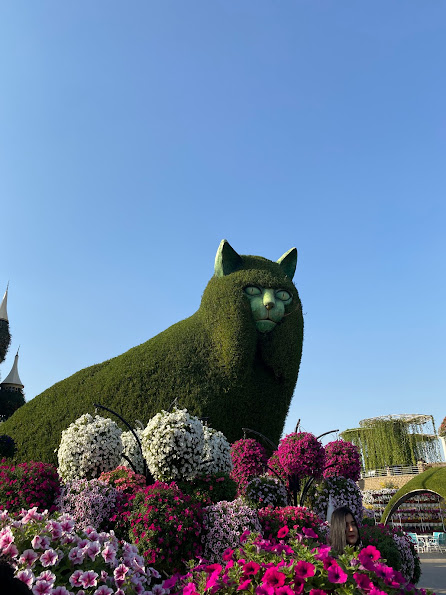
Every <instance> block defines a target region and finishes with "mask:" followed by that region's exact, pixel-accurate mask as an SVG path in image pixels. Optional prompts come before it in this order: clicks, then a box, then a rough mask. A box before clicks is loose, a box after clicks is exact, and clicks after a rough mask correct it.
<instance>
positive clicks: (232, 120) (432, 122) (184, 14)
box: [0, 0, 446, 434]
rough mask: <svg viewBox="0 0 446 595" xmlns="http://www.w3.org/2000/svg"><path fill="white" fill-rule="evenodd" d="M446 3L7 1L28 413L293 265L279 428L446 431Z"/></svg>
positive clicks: (2, 61)
mask: <svg viewBox="0 0 446 595" xmlns="http://www.w3.org/2000/svg"><path fill="white" fill-rule="evenodd" d="M445 64H446V4H445V3H444V2H442V1H432V2H427V3H426V2H425V3H420V2H419V1H417V2H414V1H411V0H404V1H392V2H389V1H388V0H385V1H374V2H358V1H357V0H355V1H345V2H337V1H334V0H333V1H328V0H327V1H323V2H321V1H318V0H311V1H310V0H307V1H302V0H292V1H291V0H290V1H286V0H280V1H279V0H268V1H264V0H256V1H255V2H254V1H246V0H242V1H240V0H224V1H220V0H212V1H209V0H202V1H194V0H188V1H180V0H176V1H175V2H172V1H170V0H162V2H149V1H145V0H144V1H136V0H135V1H133V2H130V3H123V2H117V1H111V0H107V1H98V0H95V2H63V3H61V2H56V1H49V0H48V1H44V2H22V1H20V0H15V1H14V2H2V3H0V75H1V92H0V197H1V213H2V234H1V238H2V246H3V250H2V266H1V269H0V290H1V292H2V293H3V291H4V289H5V288H6V284H7V282H8V280H9V281H10V293H9V318H10V327H11V331H12V335H13V341H12V345H11V348H10V351H9V354H8V357H7V359H6V361H5V362H4V363H3V364H2V366H1V369H0V372H1V375H2V377H3V378H4V377H5V376H6V374H7V373H8V372H9V370H10V367H11V366H12V362H13V356H14V353H15V351H16V350H17V347H18V346H19V344H20V345H21V348H20V366H19V371H20V375H21V378H22V381H23V382H24V384H25V392H26V397H27V399H31V398H33V397H34V396H35V395H37V394H38V393H40V392H41V391H42V390H44V389H45V388H47V387H49V386H51V385H52V384H54V383H55V382H57V381H59V380H61V379H63V378H65V377H66V376H68V375H70V374H72V373H74V372H76V371H77V370H79V369H81V368H84V367H86V366H89V365H91V364H94V363H97V362H101V361H103V360H105V359H108V358H110V357H113V356H115V355H118V354H120V353H122V352H124V351H126V350H127V349H129V348H130V347H133V346H134V345H137V344H139V343H142V342H144V341H146V340H147V339H149V338H150V337H152V336H154V335H156V334H157V333H159V332H160V331H162V330H163V329H165V328H167V327H168V326H170V325H171V324H173V323H175V322H177V321H178V320H181V319H183V318H185V317H187V316H189V315H190V314H192V313H193V312H194V311H195V310H196V309H197V308H198V306H199V303H200V298H201V294H202V291H203V289H204V287H205V285H206V283H207V281H208V279H209V278H210V276H211V275H212V273H213V261H214V256H215V252H216V250H217V247H218V244H219V242H220V240H221V239H222V238H227V239H228V240H229V242H230V243H231V244H232V246H233V247H234V248H235V249H236V250H237V251H238V252H239V253H241V254H259V255H261V256H264V257H266V258H270V259H272V260H276V259H277V258H278V257H280V256H281V255H282V254H283V253H284V252H285V251H287V250H288V249H289V248H291V247H292V246H296V248H297V250H298V252H299V262H298V267H297V271H296V276H295V283H296V286H297V287H298V290H299V292H300V295H301V299H302V303H303V309H304V313H305V339H304V348H303V357H302V365H301V372H300V375H299V379H298V383H297V387H296V391H295V396H294V399H293V402H292V406H291V410H290V414H289V417H288V420H287V424H286V428H285V429H286V431H287V432H289V431H292V430H293V429H294V425H295V423H296V420H297V419H298V418H301V420H302V422H301V423H302V427H303V428H304V429H305V430H307V431H311V432H314V433H316V434H320V433H322V432H324V431H327V430H331V429H334V428H339V429H340V430H341V431H342V430H343V429H346V428H348V427H356V426H357V425H358V422H359V420H361V419H363V418H366V417H373V416H377V415H385V414H389V413H426V414H432V415H434V417H435V421H436V423H437V426H438V425H439V423H440V422H441V420H442V419H443V417H444V416H445V415H446V398H445V388H446V380H445V378H446V372H445V370H446V365H445V360H446V357H445V356H446V347H445V337H446V317H445V304H446V299H445V298H446V295H445V293H446V282H445V258H446V233H445V219H446V207H445V188H446V183H445V182H446V179H445V177H446V176H445V171H446V168H445V157H446V109H445V105H446V97H445V95H446V79H445Z"/></svg>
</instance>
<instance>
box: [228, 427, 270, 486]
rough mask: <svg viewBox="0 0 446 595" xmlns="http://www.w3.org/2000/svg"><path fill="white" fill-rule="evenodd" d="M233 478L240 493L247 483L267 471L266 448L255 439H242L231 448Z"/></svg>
mask: <svg viewBox="0 0 446 595" xmlns="http://www.w3.org/2000/svg"><path fill="white" fill-rule="evenodd" d="M231 458H232V471H231V478H232V479H233V480H234V481H236V482H237V485H238V490H239V493H240V494H241V493H243V492H244V490H245V487H246V485H247V483H248V482H249V481H250V480H251V479H252V478H253V477H257V476H258V475H262V473H263V472H264V470H265V467H266V462H267V459H268V457H267V455H266V450H265V449H264V447H263V446H262V445H261V444H260V443H259V442H257V440H254V439H253V438H242V439H240V440H237V442H234V444H232V446H231Z"/></svg>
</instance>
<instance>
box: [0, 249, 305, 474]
mask: <svg viewBox="0 0 446 595" xmlns="http://www.w3.org/2000/svg"><path fill="white" fill-rule="evenodd" d="M247 285H258V286H262V287H270V288H277V289H279V288H280V289H284V290H286V291H288V292H289V293H290V294H291V295H292V298H293V299H292V302H291V303H290V304H289V305H287V306H286V310H285V316H284V318H283V320H282V322H281V323H279V324H277V326H276V327H275V328H274V330H272V331H271V332H269V333H260V332H259V331H257V330H256V327H255V323H254V321H253V318H252V312H251V307H250V303H249V300H248V299H247V297H246V295H244V291H243V289H244V287H246V286H247ZM302 340H303V317H302V308H301V303H300V299H299V295H298V293H297V290H296V287H295V286H294V284H293V282H292V281H291V279H290V278H289V276H287V275H286V272H285V269H284V268H283V267H282V266H281V265H280V264H278V263H275V262H272V261H269V260H266V259H265V258H261V257H258V256H242V257H241V264H240V265H239V267H238V269H237V270H236V271H235V272H232V273H230V274H225V275H224V276H218V277H217V276H214V277H212V279H211V280H210V281H209V283H208V285H207V287H206V289H205V291H204V293H203V297H202V301H201V305H200V308H199V310H198V311H197V312H196V313H195V314H193V315H192V316H191V317H190V318H187V319H186V320H183V321H181V322H178V323H176V324H174V325H173V326H171V327H170V328H168V329H167V330H165V331H164V332H162V333H160V334H159V335H157V336H155V337H153V338H152V339H150V340H149V341H147V342H146V343H143V344H142V345H139V346H138V347H134V348H133V349H130V350H129V351H127V352H126V353H124V354H122V355H120V356H118V357H116V358H114V359H111V360H108V361H106V362H103V363H101V364H97V365H95V366H92V367H90V368H86V369H84V370H81V371H80V372H77V373H76V374H74V375H73V376H71V377H69V378H67V379H65V380H63V381H61V382H58V383H57V384H55V385H54V386H52V387H51V388H49V389H47V390H46V391H44V392H43V393H42V394H40V395H38V396H37V397H35V398H34V399H32V400H31V401H29V402H28V403H26V405H25V406H24V407H21V408H20V409H19V410H18V411H17V412H16V413H15V414H14V415H13V416H12V417H11V418H10V419H9V420H8V421H7V422H6V423H5V425H4V427H3V428H2V431H3V432H5V433H7V434H8V435H10V436H12V438H13V439H14V440H15V442H16V444H17V449H18V457H19V459H20V460H30V459H35V460H40V461H48V462H54V461H55V455H54V449H56V448H57V447H58V444H59V441H60V437H61V432H62V430H63V429H65V428H67V427H68V425H69V424H70V423H71V422H73V421H74V420H75V419H76V418H78V417H80V416H81V415H82V414H84V413H86V412H90V413H93V411H94V406H93V403H95V402H99V403H101V404H103V405H105V406H107V407H109V408H111V409H113V410H115V411H116V412H118V413H119V414H120V415H122V416H123V417H124V418H125V419H126V420H127V421H129V423H130V424H131V425H134V423H135V420H137V419H140V420H142V421H143V422H144V423H147V422H148V420H149V419H150V418H151V417H152V416H153V415H154V414H155V413H157V412H159V411H161V410H162V409H167V408H168V407H169V406H170V404H171V403H172V402H173V400H174V399H177V404H178V406H179V407H181V408H187V409H188V411H189V412H190V413H191V414H193V415H197V416H199V417H207V418H208V419H209V424H210V425H211V426H212V427H213V428H215V429H217V430H220V431H221V432H223V433H224V434H225V436H226V437H227V439H228V440H229V441H230V442H233V441H235V440H237V439H239V438H241V437H242V435H243V432H242V428H243V427H249V428H252V429H254V430H257V431H259V432H261V433H263V434H265V435H266V436H268V437H269V438H270V439H272V440H273V441H275V442H278V440H279V438H280V435H281V433H282V429H283V425H284V422H285V417H286V415H287V412H288V408H289V405H290V402H291V398H292V395H293V391H294V387H295V384H296V380H297V375H298V370H299V365H300V360H301V353H302Z"/></svg>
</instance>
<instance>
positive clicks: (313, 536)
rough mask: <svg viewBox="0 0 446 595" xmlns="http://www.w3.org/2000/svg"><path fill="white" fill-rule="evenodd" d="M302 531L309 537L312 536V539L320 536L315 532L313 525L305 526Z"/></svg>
mask: <svg viewBox="0 0 446 595" xmlns="http://www.w3.org/2000/svg"><path fill="white" fill-rule="evenodd" d="M302 533H303V534H304V535H306V536H307V537H311V538H312V539H317V538H318V534H317V533H315V532H314V531H313V529H312V528H311V527H309V528H308V529H307V528H306V527H303V528H302Z"/></svg>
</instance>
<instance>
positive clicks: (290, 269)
mask: <svg viewBox="0 0 446 595" xmlns="http://www.w3.org/2000/svg"><path fill="white" fill-rule="evenodd" d="M277 262H278V263H279V264H280V266H281V267H282V269H283V270H284V271H285V275H286V276H287V277H288V278H289V279H292V278H293V277H294V273H295V272H296V266H297V250H296V248H291V250H288V252H285V254H284V255H283V256H281V257H280V258H279V260H278V261H277Z"/></svg>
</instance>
